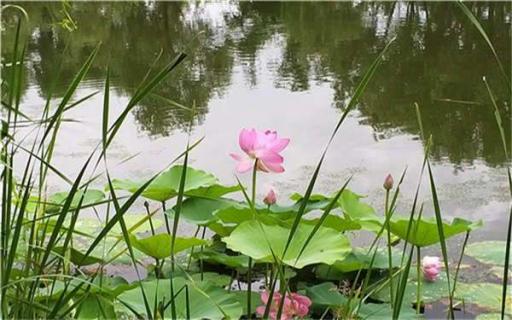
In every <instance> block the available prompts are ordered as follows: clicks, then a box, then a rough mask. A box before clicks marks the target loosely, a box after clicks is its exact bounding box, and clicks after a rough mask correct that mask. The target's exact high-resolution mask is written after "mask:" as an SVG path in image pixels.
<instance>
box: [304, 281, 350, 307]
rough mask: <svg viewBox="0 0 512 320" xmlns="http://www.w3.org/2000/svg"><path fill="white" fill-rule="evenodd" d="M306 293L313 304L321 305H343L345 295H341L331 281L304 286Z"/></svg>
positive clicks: (345, 300) (345, 299)
mask: <svg viewBox="0 0 512 320" xmlns="http://www.w3.org/2000/svg"><path fill="white" fill-rule="evenodd" d="M306 295H307V296H308V297H309V298H310V299H311V302H313V305H316V306H322V307H335V306H342V305H345V304H346V303H347V301H348V299H347V297H345V296H344V295H342V294H341V293H340V292H339V291H338V288H337V287H336V285H334V284H333V283H332V282H324V283H321V284H317V285H316V286H312V287H308V288H306Z"/></svg>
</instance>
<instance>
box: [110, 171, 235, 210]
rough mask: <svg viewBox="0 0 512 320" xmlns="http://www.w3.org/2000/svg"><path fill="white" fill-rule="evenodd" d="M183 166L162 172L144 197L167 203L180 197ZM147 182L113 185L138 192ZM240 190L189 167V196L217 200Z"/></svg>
mask: <svg viewBox="0 0 512 320" xmlns="http://www.w3.org/2000/svg"><path fill="white" fill-rule="evenodd" d="M182 171H183V166H174V167H171V168H170V169H168V170H167V171H164V172H162V173H161V174H160V175H159V176H158V177H156V178H155V180H153V181H152V182H151V183H150V184H149V186H147V187H146V189H145V190H144V192H143V193H142V196H143V197H145V198H148V199H152V200H156V201H167V200H169V199H171V198H173V197H175V196H177V195H178V190H179V186H180V181H181V174H182ZM144 183H145V182H136V181H132V180H127V179H126V180H118V179H114V180H113V181H112V184H113V185H114V188H116V189H120V190H127V191H129V192H135V191H137V190H138V189H139V188H140V187H141V186H142V185H143V184H144ZM237 190H239V187H238V186H234V187H232V186H229V187H227V186H223V185H219V184H218V180H217V178H215V176H214V175H212V174H210V173H207V172H205V171H202V170H196V169H193V168H190V167H187V173H186V176H185V194H186V195H187V196H202V197H207V198H217V197H220V196H222V195H224V194H226V193H230V192H234V191H237Z"/></svg>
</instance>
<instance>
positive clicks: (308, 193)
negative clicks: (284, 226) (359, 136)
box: [283, 38, 395, 257]
mask: <svg viewBox="0 0 512 320" xmlns="http://www.w3.org/2000/svg"><path fill="white" fill-rule="evenodd" d="M394 40H395V39H394V38H393V39H392V40H391V41H389V42H388V44H387V45H386V46H385V47H384V49H383V50H382V51H381V53H380V54H379V55H378V56H377V58H376V59H375V60H374V61H373V63H372V64H371V66H370V67H369V68H368V70H367V71H366V73H365V74H364V76H363V78H362V79H361V81H360V82H359V84H358V86H357V88H356V90H355V92H354V95H353V96H352V98H351V100H350V102H349V104H348V105H347V107H346V108H345V111H344V112H343V114H342V116H341V118H340V119H339V120H338V123H337V124H336V127H335V128H334V130H333V132H332V134H331V136H330V138H329V141H328V143H327V145H326V147H325V149H324V151H323V152H322V156H321V157H320V160H319V161H318V164H317V166H316V168H315V171H314V172H313V176H312V177H311V179H310V181H309V184H308V187H307V189H306V193H305V194H304V197H303V199H302V202H301V205H300V207H299V210H298V213H297V216H296V217H295V220H294V221H293V224H292V227H291V229H290V233H289V236H288V240H287V242H286V245H285V247H284V250H283V257H284V255H285V254H286V252H287V251H288V248H289V246H290V243H291V242H292V240H293V236H294V235H295V232H297V228H298V227H299V223H300V219H301V218H302V215H303V214H304V212H305V210H306V205H307V203H308V201H309V198H310V197H311V194H312V193H313V188H314V186H315V183H316V179H317V178H318V174H319V172H320V168H321V166H322V164H323V161H324V159H325V156H326V154H327V150H328V149H329V146H330V145H331V143H332V141H333V140H334V137H335V136H336V134H337V133H338V130H339V128H340V127H341V124H342V123H343V122H344V121H345V118H346V117H347V115H348V113H349V112H350V111H351V110H352V109H353V108H354V107H355V105H356V104H357V102H358V101H359V98H360V96H361V95H362V94H363V92H364V90H365V89H366V86H367V85H368V83H369V82H370V80H371V79H372V77H373V74H374V73H375V70H377V67H378V66H379V64H380V63H381V61H382V59H383V56H384V54H385V53H386V52H387V50H388V49H389V47H390V45H391V44H392V43H393V41H394Z"/></svg>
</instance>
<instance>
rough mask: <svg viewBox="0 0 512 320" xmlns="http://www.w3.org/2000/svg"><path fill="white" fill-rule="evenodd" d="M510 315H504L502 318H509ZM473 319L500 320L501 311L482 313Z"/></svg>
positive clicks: (505, 319)
mask: <svg viewBox="0 0 512 320" xmlns="http://www.w3.org/2000/svg"><path fill="white" fill-rule="evenodd" d="M510 319H512V318H511V317H509V316H507V315H505V317H504V320H510ZM475 320H502V319H501V313H482V314H479V315H477V316H476V318H475Z"/></svg>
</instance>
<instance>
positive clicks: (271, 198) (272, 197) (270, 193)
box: [263, 187, 277, 206]
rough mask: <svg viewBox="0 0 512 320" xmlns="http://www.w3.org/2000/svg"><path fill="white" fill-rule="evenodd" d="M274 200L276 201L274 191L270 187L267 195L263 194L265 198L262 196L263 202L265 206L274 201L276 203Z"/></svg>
mask: <svg viewBox="0 0 512 320" xmlns="http://www.w3.org/2000/svg"><path fill="white" fill-rule="evenodd" d="M276 201H277V195H276V192H275V190H274V188H272V187H270V188H269V190H268V193H267V195H266V196H265V198H263V203H265V204H266V205H267V206H271V205H273V204H274V203H276Z"/></svg>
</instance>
